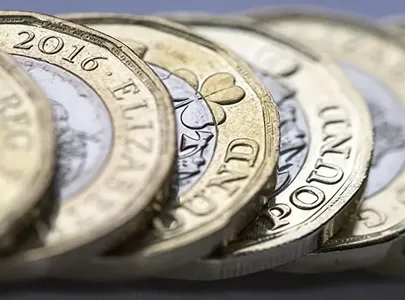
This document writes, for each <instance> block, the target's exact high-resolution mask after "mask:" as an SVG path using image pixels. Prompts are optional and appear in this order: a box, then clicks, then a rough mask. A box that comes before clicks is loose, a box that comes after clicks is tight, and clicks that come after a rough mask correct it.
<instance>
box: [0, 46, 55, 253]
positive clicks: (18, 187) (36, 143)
mask: <svg viewBox="0 0 405 300" xmlns="http://www.w3.org/2000/svg"><path fill="white" fill-rule="evenodd" d="M55 146H56V143H55V136H54V126H53V122H52V112H51V107H50V105H49V104H48V103H47V100H46V97H45V94H43V93H42V91H41V90H40V89H39V87H38V86H37V85H36V84H35V83H34V81H33V80H32V79H31V78H30V77H29V76H28V75H27V74H26V73H25V72H24V71H23V70H22V69H20V67H19V66H18V65H17V63H15V62H14V61H13V60H12V59H11V57H9V56H8V55H6V54H5V53H0V251H1V252H3V251H4V252H8V251H9V250H11V249H10V248H11V247H13V246H14V244H15V242H16V238H17V234H18V233H20V231H21V230H23V229H25V228H26V227H27V226H28V225H31V222H32V221H34V219H35V218H38V217H40V209H41V198H42V197H45V194H46V193H47V191H48V190H49V187H50V183H51V180H52V178H53V174H54V164H55V149H56V147H55Z"/></svg>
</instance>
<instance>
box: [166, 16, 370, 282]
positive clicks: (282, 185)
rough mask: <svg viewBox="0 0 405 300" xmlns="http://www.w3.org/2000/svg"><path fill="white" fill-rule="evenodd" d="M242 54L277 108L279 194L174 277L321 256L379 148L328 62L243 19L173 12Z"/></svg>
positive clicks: (239, 271) (359, 103)
mask: <svg viewBox="0 0 405 300" xmlns="http://www.w3.org/2000/svg"><path fill="white" fill-rule="evenodd" d="M170 17H171V18H172V19H174V20H176V21H179V22H181V23H182V24H186V25H188V26H190V27H191V28H192V29H193V30H194V31H196V32H198V33H200V34H202V35H205V36H206V37H209V38H210V39H212V40H214V41H216V42H218V43H223V44H224V45H226V46H228V47H230V49H232V50H233V51H235V52H236V53H237V54H239V55H240V56H241V57H242V58H244V59H245V60H246V61H247V62H249V64H250V65H251V66H252V67H253V69H254V70H255V71H256V73H257V74H258V76H259V77H260V78H261V79H262V81H263V83H264V84H265V85H266V86H267V88H268V89H269V90H270V91H271V92H272V93H273V96H274V98H275V100H276V102H277V104H278V107H279V111H280V126H281V127H280V134H281V144H280V145H281V146H280V159H279V164H278V181H277V187H276V191H275V193H274V194H273V195H269V197H268V204H267V205H266V206H265V208H264V209H263V210H262V211H261V213H260V215H259V216H258V217H257V219H256V220H255V221H254V222H253V223H251V224H250V225H249V226H248V227H247V228H246V229H245V230H244V231H243V232H242V233H241V234H240V235H239V236H238V238H237V239H236V241H234V242H232V243H230V244H229V245H228V246H227V247H223V248H222V249H220V250H218V251H217V253H215V254H213V255H211V256H210V257H209V258H206V259H200V260H199V261H197V262H196V263H194V264H193V265H189V266H186V267H184V268H181V270H175V271H172V272H171V273H170V274H168V276H170V277H177V278H179V277H181V278H186V279H203V280H205V279H219V278H226V277H233V276H240V275H244V274H247V273H252V272H257V271H260V270H264V269H269V268H272V267H275V266H278V265H281V264H284V263H287V262H289V261H292V260H294V259H297V258H299V257H301V256H302V255H305V254H307V253H309V252H312V251H314V250H315V249H316V248H318V247H319V246H320V245H321V244H322V243H324V242H325V241H326V240H327V239H328V238H330V237H331V235H332V234H334V233H335V232H336V230H337V229H338V228H339V227H340V226H341V225H342V224H343V222H346V221H347V217H348V216H349V213H350V212H353V211H354V210H355V209H356V207H357V203H358V202H359V196H360V195H361V192H362V191H363V186H364V184H363V183H364V179H365V176H366V174H367V171H368V169H369V162H370V158H371V149H372V126H371V118H370V114H369V112H368V110H367V106H366V104H365V102H364V100H363V99H362V97H361V96H360V94H358V93H357V92H356V90H355V89H354V88H353V87H352V85H351V84H350V83H349V81H348V80H347V79H346V77H345V76H344V74H343V72H341V70H340V69H339V68H338V67H337V66H336V65H335V63H334V62H333V61H331V60H328V59H326V58H324V57H322V56H320V55H319V54H317V53H314V52H311V51H309V50H307V49H305V47H302V46H299V45H297V44H294V43H292V42H290V41H288V40H285V39H282V38H280V37H279V36H277V35H275V34H273V33H271V32H269V31H265V30H261V29H260V28H258V27H257V26H256V27H254V26H253V22H251V21H249V20H243V18H242V17H235V18H232V17H224V16H212V15H206V16H204V15H192V14H187V15H170Z"/></svg>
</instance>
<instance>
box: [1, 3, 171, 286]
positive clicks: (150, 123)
mask: <svg viewBox="0 0 405 300" xmlns="http://www.w3.org/2000/svg"><path fill="white" fill-rule="evenodd" d="M0 30H1V32H2V35H1V37H0V50H2V51H5V52H7V53H9V54H12V55H13V57H14V60H15V61H17V62H18V63H19V64H20V65H21V66H22V67H23V68H24V69H25V70H26V71H27V72H28V73H29V74H30V75H31V77H32V78H34V79H35V80H36V82H37V83H38V85H39V86H40V87H41V88H42V89H43V91H44V92H45V94H46V96H47V98H48V100H49V103H50V105H51V106H52V110H53V116H54V120H55V123H56V135H57V142H58V145H57V146H58V148H57V156H58V157H57V166H58V170H57V174H56V185H57V187H56V191H57V195H56V196H55V198H54V199H52V200H53V201H55V203H58V206H59V207H58V211H57V213H56V215H55V216H54V220H53V222H51V224H50V225H48V224H44V223H41V222H38V223H37V224H36V229H37V234H38V238H39V241H38V240H36V239H33V240H32V241H29V242H27V243H26V245H24V246H23V247H22V248H21V249H20V251H19V252H18V253H15V254H13V255H12V256H10V257H7V258H6V259H2V260H1V261H0V268H1V269H2V272H1V275H0V277H1V279H14V278H20V277H23V278H26V277H35V276H43V275H46V274H45V273H47V272H48V268H51V267H55V268H60V267H61V268H65V267H72V261H80V259H82V258H84V257H88V256H89V255H94V254H97V253H99V252H101V251H102V250H104V249H105V248H107V247H109V246H111V244H112V243H114V242H117V241H119V240H121V239H122V238H123V237H125V236H127V235H129V234H132V233H134V232H139V231H141V230H143V229H144V227H145V223H146V221H147V220H148V219H149V218H151V217H152V216H153V215H155V212H156V210H158V209H160V206H161V205H162V203H163V201H164V200H168V199H169V197H170V195H169V190H171V180H169V178H171V177H172V175H173V173H174V170H175V169H174V162H175V154H176V143H175V138H176V134H175V133H176V130H175V120H174V112H173V109H172V105H171V99H170V96H169V94H168V93H167V91H166V89H165V87H164V86H163V84H162V83H161V81H160V80H159V78H158V77H157V76H156V75H155V73H154V72H153V71H152V70H151V69H150V68H149V67H148V66H147V65H146V64H145V63H144V62H143V61H142V60H141V59H139V58H138V57H137V56H136V55H134V54H133V52H132V51H131V50H130V49H129V48H127V47H126V46H125V45H123V44H121V43H120V42H118V41H117V40H114V39H112V38H110V37H108V36H107V35H104V34H102V33H99V32H97V31H95V30H90V29H88V28H86V27H84V26H79V25H76V24H73V23H70V22H67V21H64V20H62V19H58V18H55V17H51V16H45V15H41V14H36V13H29V12H13V11H8V12H0ZM46 166H47V165H45V167H46Z"/></svg>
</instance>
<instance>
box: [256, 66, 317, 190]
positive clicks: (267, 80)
mask: <svg viewBox="0 0 405 300" xmlns="http://www.w3.org/2000/svg"><path fill="white" fill-rule="evenodd" d="M253 70H254V71H255V73H256V74H257V75H258V77H259V78H260V79H261V81H262V82H263V84H264V86H265V87H266V88H267V90H268V91H269V92H270V93H271V94H272V96H273V97H274V100H275V101H276V103H277V105H278V108H279V113H280V158H279V161H278V169H277V186H276V190H275V195H278V194H280V193H281V192H282V191H283V190H284V189H285V188H286V187H287V186H288V185H289V184H290V183H291V182H292V181H293V180H294V178H295V177H296V176H297V174H298V173H299V171H300V170H301V168H302V165H303V164H304V161H305V158H306V155H307V152H308V143H309V134H308V129H307V126H306V123H305V120H304V117H303V112H302V110H301V107H300V105H299V103H298V101H297V100H296V99H295V95H296V92H295V90H294V89H293V88H292V87H291V86H289V85H288V84H287V83H286V82H285V81H283V80H282V77H280V76H278V75H274V74H271V73H270V72H268V71H266V70H263V69H259V68H257V67H253Z"/></svg>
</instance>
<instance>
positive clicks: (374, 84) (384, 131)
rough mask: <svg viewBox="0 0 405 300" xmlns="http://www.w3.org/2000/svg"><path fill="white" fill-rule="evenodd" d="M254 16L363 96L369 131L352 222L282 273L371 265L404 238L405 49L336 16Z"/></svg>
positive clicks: (361, 23) (383, 33)
mask: <svg viewBox="0 0 405 300" xmlns="http://www.w3.org/2000/svg"><path fill="white" fill-rule="evenodd" d="M255 17H256V19H257V20H258V22H259V23H260V24H264V25H265V26H268V28H271V29H272V30H275V31H277V32H281V33H283V34H285V35H287V36H290V37H292V38H295V39H297V40H299V41H301V42H303V43H305V44H306V45H308V46H310V47H313V48H314V49H319V50H321V51H323V52H325V53H328V54H330V55H331V56H332V57H334V58H335V59H336V60H337V61H339V63H340V65H341V66H342V67H343V69H344V70H345V71H346V73H347V75H348V76H349V77H350V78H351V80H352V82H353V84H354V85H355V86H356V87H357V88H358V90H359V91H360V92H361V93H362V94H363V95H364V98H365V99H366V101H367V104H368V106H369V109H370V111H371V114H372V119H373V127H374V132H375V146H374V154H373V160H372V165H371V170H370V175H369V177H368V184H367V187H366V191H365V197H364V200H363V201H362V203H361V205H360V208H359V210H358V212H357V214H356V215H354V216H353V220H352V222H351V223H349V224H348V225H347V226H346V228H344V229H343V230H342V231H340V232H339V233H338V234H337V235H336V236H335V237H334V238H333V239H331V240H329V241H328V242H327V243H326V244H325V245H323V246H322V247H321V248H320V249H319V250H318V251H317V252H316V253H314V254H311V255H309V256H307V257H306V258H305V259H303V260H300V261H297V262H296V263H295V264H293V265H291V266H286V267H285V269H284V270H289V271H295V272H317V271H336V270H343V269H351V268H357V267H365V266H368V265H372V264H375V263H376V262H378V261H380V260H381V259H382V258H383V257H384V256H385V255H386V254H387V251H388V250H389V249H390V247H391V245H392V244H393V243H395V240H396V239H397V237H398V235H400V234H402V233H403V232H404V231H405V218H404V216H405V205H404V204H405V201H404V199H405V198H404V195H405V194H404V191H405V170H404V166H405V118H404V116H405V86H404V84H403V83H404V80H405V46H404V44H403V43H402V42H401V41H400V40H399V39H398V38H397V37H396V35H395V34H393V33H391V32H389V31H387V30H384V29H383V28H381V27H379V26H378V25H375V24H374V23H373V22H370V21H367V20H362V19H361V18H360V19H359V18H357V17H350V16H346V15H342V14H338V13H331V12H325V11H322V10H306V9H302V8H297V9H291V8H288V9H285V10H272V11H271V12H270V11H269V12H268V13H263V14H257V15H255ZM302 32H305V34H304V35H303V34H302Z"/></svg>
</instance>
